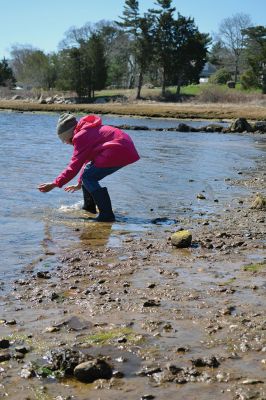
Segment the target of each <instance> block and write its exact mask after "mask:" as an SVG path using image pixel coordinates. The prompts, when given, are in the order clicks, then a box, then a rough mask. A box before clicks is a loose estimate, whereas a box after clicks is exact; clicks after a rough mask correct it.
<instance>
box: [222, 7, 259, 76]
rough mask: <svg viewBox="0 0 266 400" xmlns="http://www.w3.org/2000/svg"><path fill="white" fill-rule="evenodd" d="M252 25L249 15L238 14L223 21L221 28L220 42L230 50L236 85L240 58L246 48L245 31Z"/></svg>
mask: <svg viewBox="0 0 266 400" xmlns="http://www.w3.org/2000/svg"><path fill="white" fill-rule="evenodd" d="M251 25H252V23H251V19H250V16H249V15H247V14H243V13H238V14H235V15H233V16H232V17H229V18H225V19H224V20H222V22H221V24H220V27H219V34H218V37H219V39H220V42H221V43H222V44H223V45H224V46H225V47H226V48H227V49H228V50H229V53H230V58H231V60H232V64H233V68H234V81H235V83H236V82H237V79H238V75H239V62H240V57H241V54H242V53H243V50H244V47H245V37H244V33H243V30H244V29H247V28H248V27H250V26H251Z"/></svg>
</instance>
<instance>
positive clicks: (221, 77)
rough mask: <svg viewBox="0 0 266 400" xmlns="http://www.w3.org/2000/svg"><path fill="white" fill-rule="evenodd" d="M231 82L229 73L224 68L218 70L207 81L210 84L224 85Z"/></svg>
mask: <svg viewBox="0 0 266 400" xmlns="http://www.w3.org/2000/svg"><path fill="white" fill-rule="evenodd" d="M230 80H231V73H230V72H229V71H228V70H227V69H226V68H221V69H218V71H216V72H215V73H214V74H213V75H212V76H211V77H210V79H209V82H210V83H216V84H218V85H224V84H226V82H228V81H230Z"/></svg>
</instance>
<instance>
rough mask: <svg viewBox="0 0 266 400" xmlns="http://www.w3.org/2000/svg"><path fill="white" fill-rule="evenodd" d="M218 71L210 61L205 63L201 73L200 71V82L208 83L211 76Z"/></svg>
mask: <svg viewBox="0 0 266 400" xmlns="http://www.w3.org/2000/svg"><path fill="white" fill-rule="evenodd" d="M216 71H217V68H216V67H215V66H214V65H213V64H211V63H210V62H206V64H205V65H204V67H203V69H202V71H201V73H200V79H199V82H200V83H207V82H208V80H209V77H210V76H211V75H213V74H214V73H215V72H216Z"/></svg>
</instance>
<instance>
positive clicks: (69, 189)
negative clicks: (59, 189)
mask: <svg viewBox="0 0 266 400" xmlns="http://www.w3.org/2000/svg"><path fill="white" fill-rule="evenodd" d="M80 189H81V183H78V184H77V185H71V186H67V187H65V189H64V190H65V191H66V192H70V193H74V192H76V191H77V190H80Z"/></svg>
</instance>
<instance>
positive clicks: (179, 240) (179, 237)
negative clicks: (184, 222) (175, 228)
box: [171, 231, 192, 248]
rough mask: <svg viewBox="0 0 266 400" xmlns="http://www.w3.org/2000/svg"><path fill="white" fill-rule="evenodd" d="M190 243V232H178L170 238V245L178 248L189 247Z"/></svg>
mask: <svg viewBox="0 0 266 400" xmlns="http://www.w3.org/2000/svg"><path fill="white" fill-rule="evenodd" d="M191 242H192V234H191V232H190V231H179V232H175V233H173V235H172V236H171V243H172V245H173V246H175V247H178V248H184V247H189V246H190V245H191Z"/></svg>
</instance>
